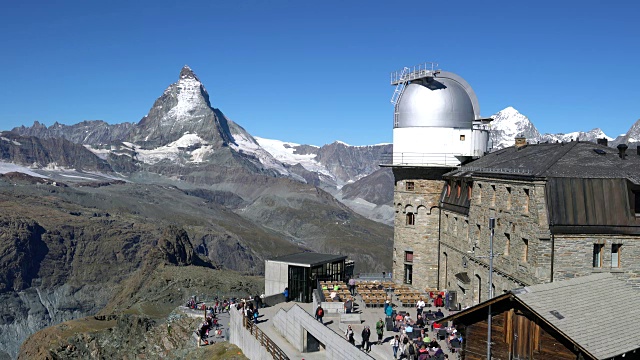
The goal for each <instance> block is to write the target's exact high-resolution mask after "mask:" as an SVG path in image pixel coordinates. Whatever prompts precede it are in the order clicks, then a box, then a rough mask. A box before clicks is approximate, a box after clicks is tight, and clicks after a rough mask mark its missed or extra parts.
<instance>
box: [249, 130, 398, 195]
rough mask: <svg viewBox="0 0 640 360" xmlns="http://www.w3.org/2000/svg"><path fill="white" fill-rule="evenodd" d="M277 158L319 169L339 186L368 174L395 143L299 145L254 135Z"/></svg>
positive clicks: (323, 176) (287, 162) (322, 177)
mask: <svg viewBox="0 0 640 360" xmlns="http://www.w3.org/2000/svg"><path fill="white" fill-rule="evenodd" d="M255 139H256V140H257V142H258V143H259V145H260V146H261V147H262V148H263V149H264V150H265V151H267V152H269V153H270V154H271V155H272V156H273V157H274V158H275V159H277V160H278V161H280V162H282V163H284V164H287V165H290V166H294V165H296V164H300V165H301V166H302V167H304V168H305V169H306V170H308V171H310V172H313V173H317V174H318V176H320V178H321V179H326V180H328V181H330V182H333V185H335V186H337V187H338V188H340V187H342V185H344V184H348V183H352V182H354V181H357V180H359V179H361V178H362V177H364V176H367V175H369V174H371V173H373V172H374V171H376V170H377V169H378V168H379V167H378V165H379V163H380V158H381V157H382V154H385V153H391V152H392V147H393V146H392V144H378V145H368V146H351V145H349V144H346V143H344V142H342V141H334V142H333V143H331V144H326V145H323V146H321V147H320V146H314V145H300V144H296V143H292V142H284V141H280V140H273V139H265V138H259V137H256V138H255Z"/></svg>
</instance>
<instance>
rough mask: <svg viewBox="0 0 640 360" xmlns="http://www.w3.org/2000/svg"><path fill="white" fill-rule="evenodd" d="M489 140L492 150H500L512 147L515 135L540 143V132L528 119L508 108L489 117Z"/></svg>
mask: <svg viewBox="0 0 640 360" xmlns="http://www.w3.org/2000/svg"><path fill="white" fill-rule="evenodd" d="M491 118H493V121H492V122H491V135H490V139H491V142H492V143H493V148H494V149H502V148H505V147H509V146H512V145H513V144H514V139H515V137H516V136H517V135H522V134H524V136H525V137H526V138H527V139H528V140H529V141H540V138H541V136H540V132H539V131H538V129H536V127H535V126H534V125H533V123H531V121H529V118H527V117H526V116H524V115H522V114H520V112H518V110H516V109H514V108H513V107H511V106H509V107H508V108H506V109H504V110H501V111H500V112H498V113H497V114H495V115H493V116H491Z"/></svg>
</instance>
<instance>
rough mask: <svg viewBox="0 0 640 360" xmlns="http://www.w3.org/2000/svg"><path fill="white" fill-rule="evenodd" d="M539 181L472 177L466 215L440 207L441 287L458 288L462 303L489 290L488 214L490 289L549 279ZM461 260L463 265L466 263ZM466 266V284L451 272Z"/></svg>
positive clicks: (548, 252)
mask: <svg viewBox="0 0 640 360" xmlns="http://www.w3.org/2000/svg"><path fill="white" fill-rule="evenodd" d="M544 189H545V188H544V182H542V181H515V180H502V179H487V178H475V179H474V183H473V190H472V195H471V200H470V203H471V204H470V208H469V214H468V215H467V216H465V215H463V214H459V213H456V212H453V211H448V210H442V219H441V234H440V239H441V251H440V261H441V267H442V269H441V271H440V282H441V284H442V286H441V287H444V288H447V289H449V290H456V291H457V292H458V301H459V302H460V303H461V305H462V306H470V305H474V304H477V303H478V302H480V301H484V300H486V299H487V298H488V296H489V287H488V275H489V270H488V263H489V259H488V255H489V241H490V231H489V218H491V217H493V218H495V219H496V227H495V230H494V239H493V249H494V253H497V254H498V255H497V256H495V257H494V260H493V266H494V271H495V273H494V277H493V286H494V295H499V294H502V293H503V291H505V290H511V289H514V288H518V287H522V286H523V285H530V284H539V283H545V282H549V281H551V253H552V251H551V236H550V233H549V224H548V221H547V210H546V202H545V192H544ZM465 264H466V267H465ZM459 272H467V274H468V276H469V277H470V278H471V283H470V284H464V283H462V282H461V281H459V280H457V279H456V278H455V274H457V273H459Z"/></svg>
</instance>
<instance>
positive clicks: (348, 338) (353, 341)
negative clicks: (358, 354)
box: [344, 325, 356, 346]
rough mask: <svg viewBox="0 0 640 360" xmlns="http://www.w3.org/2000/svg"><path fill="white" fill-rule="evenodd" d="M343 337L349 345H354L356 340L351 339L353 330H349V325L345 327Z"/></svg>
mask: <svg viewBox="0 0 640 360" xmlns="http://www.w3.org/2000/svg"><path fill="white" fill-rule="evenodd" d="M344 336H345V338H346V339H347V341H348V342H349V343H350V344H351V345H353V346H355V345H356V339H355V338H354V337H353V329H352V328H351V325H349V327H347V331H345V333H344Z"/></svg>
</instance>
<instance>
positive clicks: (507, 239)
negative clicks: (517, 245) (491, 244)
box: [504, 233, 511, 256]
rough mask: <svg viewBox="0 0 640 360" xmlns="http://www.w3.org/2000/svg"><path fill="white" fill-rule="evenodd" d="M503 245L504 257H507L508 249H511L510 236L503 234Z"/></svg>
mask: <svg viewBox="0 0 640 360" xmlns="http://www.w3.org/2000/svg"><path fill="white" fill-rule="evenodd" d="M504 238H505V239H506V240H505V244H504V256H509V248H510V247H511V234H509V233H504Z"/></svg>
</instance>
